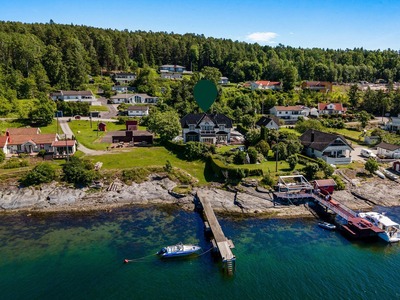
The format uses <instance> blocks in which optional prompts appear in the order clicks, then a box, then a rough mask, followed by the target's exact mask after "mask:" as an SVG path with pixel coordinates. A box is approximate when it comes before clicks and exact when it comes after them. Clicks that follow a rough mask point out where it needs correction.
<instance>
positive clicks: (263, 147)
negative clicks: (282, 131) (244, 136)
mask: <svg viewBox="0 0 400 300" xmlns="http://www.w3.org/2000/svg"><path fill="white" fill-rule="evenodd" d="M255 147H256V149H257V151H258V152H260V153H261V154H262V155H264V156H265V157H268V153H269V150H270V146H269V145H268V143H267V142H266V141H264V140H261V141H259V142H258V143H257V144H256V146H255Z"/></svg>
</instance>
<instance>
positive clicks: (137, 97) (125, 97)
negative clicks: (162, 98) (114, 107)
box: [110, 93, 158, 104]
mask: <svg viewBox="0 0 400 300" xmlns="http://www.w3.org/2000/svg"><path fill="white" fill-rule="evenodd" d="M110 99H111V101H112V102H113V103H115V104H121V103H128V104H135V103H137V104H147V103H148V104H155V103H157V101H158V97H152V96H149V95H147V94H127V93H125V94H117V95H114V96H112V97H111V98H110Z"/></svg>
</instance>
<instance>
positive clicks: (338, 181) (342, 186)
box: [332, 175, 346, 191]
mask: <svg viewBox="0 0 400 300" xmlns="http://www.w3.org/2000/svg"><path fill="white" fill-rule="evenodd" d="M332 178H333V180H335V182H336V186H335V190H337V191H341V190H345V189H346V185H345V184H344V182H343V181H342V180H341V179H340V177H339V176H338V175H333V176H332Z"/></svg>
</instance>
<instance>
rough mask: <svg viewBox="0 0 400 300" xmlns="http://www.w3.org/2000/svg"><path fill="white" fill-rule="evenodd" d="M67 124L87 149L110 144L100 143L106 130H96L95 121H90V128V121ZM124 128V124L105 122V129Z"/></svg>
mask: <svg viewBox="0 0 400 300" xmlns="http://www.w3.org/2000/svg"><path fill="white" fill-rule="evenodd" d="M68 124H69V127H70V128H71V130H72V132H73V133H74V135H75V137H76V139H77V140H78V142H79V143H81V144H82V145H83V146H85V147H87V148H89V149H93V150H106V149H107V147H109V146H110V145H111V144H109V143H100V142H101V140H102V139H103V138H104V136H105V135H106V134H107V132H102V131H99V132H97V130H96V128H97V122H96V121H92V128H90V121H81V120H75V121H72V122H69V123H68ZM125 128H126V127H125V124H122V125H120V124H116V123H114V122H107V131H118V130H125ZM139 130H146V127H143V126H139ZM78 131H80V133H78ZM78 148H79V147H78Z"/></svg>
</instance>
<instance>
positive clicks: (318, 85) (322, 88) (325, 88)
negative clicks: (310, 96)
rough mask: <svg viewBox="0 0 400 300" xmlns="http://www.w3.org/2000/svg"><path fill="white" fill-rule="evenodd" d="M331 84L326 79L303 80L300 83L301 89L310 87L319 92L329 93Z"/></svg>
mask: <svg viewBox="0 0 400 300" xmlns="http://www.w3.org/2000/svg"><path fill="white" fill-rule="evenodd" d="M332 88H333V85H332V83H331V82H328V81H304V82H303V83H302V84H301V89H302V90H304V89H310V90H311V91H315V92H319V93H331V92H332Z"/></svg>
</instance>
